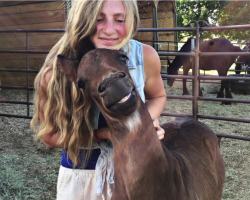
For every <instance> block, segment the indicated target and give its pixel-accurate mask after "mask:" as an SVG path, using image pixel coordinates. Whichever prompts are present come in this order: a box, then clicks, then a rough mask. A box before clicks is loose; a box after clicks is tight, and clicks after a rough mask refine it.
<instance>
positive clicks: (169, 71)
mask: <svg viewBox="0 0 250 200" xmlns="http://www.w3.org/2000/svg"><path fill="white" fill-rule="evenodd" d="M172 64H173V63H171V62H170V61H169V60H168V68H167V74H168V75H178V68H176V67H173V66H172ZM174 81H175V78H170V77H168V78H167V84H168V86H170V87H172V86H173V83H174Z"/></svg>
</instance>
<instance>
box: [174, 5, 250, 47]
mask: <svg viewBox="0 0 250 200" xmlns="http://www.w3.org/2000/svg"><path fill="white" fill-rule="evenodd" d="M176 7H177V26H178V27H184V26H186V25H187V24H188V23H189V22H190V21H191V20H195V21H199V20H204V21H206V22H208V23H209V24H210V25H211V26H233V25H245V24H250V13H249V12H250V1H238V0H233V1H232V0H230V1H222V0H221V1H211V0H176ZM200 25H201V26H204V25H202V24H200ZM191 26H194V24H192V25H191ZM193 36H195V33H194V32H187V31H183V32H179V33H178V39H179V41H181V40H182V39H185V40H186V38H187V37H193ZM214 37H225V38H227V39H229V40H231V41H238V42H243V41H249V40H250V37H249V30H248V29H245V30H244V29H239V30H226V31H205V32H201V39H210V38H214Z"/></svg>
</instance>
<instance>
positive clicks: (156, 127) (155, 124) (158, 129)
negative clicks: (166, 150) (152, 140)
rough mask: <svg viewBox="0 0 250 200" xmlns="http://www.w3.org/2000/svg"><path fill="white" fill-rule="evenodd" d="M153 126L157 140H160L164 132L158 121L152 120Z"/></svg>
mask: <svg viewBox="0 0 250 200" xmlns="http://www.w3.org/2000/svg"><path fill="white" fill-rule="evenodd" d="M153 124H154V127H155V130H156V133H157V136H158V138H159V140H162V139H163V138H164V135H165V131H164V129H163V128H161V127H160V123H159V120H158V119H154V120H153Z"/></svg>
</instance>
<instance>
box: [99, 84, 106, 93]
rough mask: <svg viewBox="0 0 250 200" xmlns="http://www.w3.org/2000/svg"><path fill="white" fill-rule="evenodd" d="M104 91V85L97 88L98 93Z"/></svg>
mask: <svg viewBox="0 0 250 200" xmlns="http://www.w3.org/2000/svg"><path fill="white" fill-rule="evenodd" d="M105 89H106V84H101V85H100V86H99V87H98V92H100V93H101V92H104V91H105Z"/></svg>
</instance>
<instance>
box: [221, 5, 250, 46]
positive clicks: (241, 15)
mask: <svg viewBox="0 0 250 200" xmlns="http://www.w3.org/2000/svg"><path fill="white" fill-rule="evenodd" d="M249 12H250V2H249V1H230V2H229V3H228V4H227V5H226V6H225V7H224V8H223V9H222V10H221V15H220V17H219V19H218V23H219V25H220V26H230V25H246V24H250V15H249ZM248 29H249V28H248ZM219 34H220V35H226V36H227V38H228V39H229V40H235V41H238V42H242V41H249V40H250V39H249V30H247V29H246V30H227V31H221V32H219Z"/></svg>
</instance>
